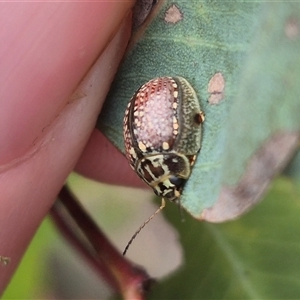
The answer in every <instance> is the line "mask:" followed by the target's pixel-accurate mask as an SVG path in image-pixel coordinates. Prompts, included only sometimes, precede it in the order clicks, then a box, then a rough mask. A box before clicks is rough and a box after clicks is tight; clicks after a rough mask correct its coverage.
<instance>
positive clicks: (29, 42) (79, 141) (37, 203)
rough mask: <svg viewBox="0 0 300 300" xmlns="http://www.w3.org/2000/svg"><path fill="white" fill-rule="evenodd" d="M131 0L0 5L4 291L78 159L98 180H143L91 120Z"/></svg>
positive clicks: (114, 61) (122, 41)
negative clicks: (7, 262) (6, 262)
mask: <svg viewBox="0 0 300 300" xmlns="http://www.w3.org/2000/svg"><path fill="white" fill-rule="evenodd" d="M133 2H134V1H133V0H132V1H129V0H126V1H125V0H124V1H114V0H111V1H106V2H102V1H99V2H73V3H72V2H70V3H68V2H61V3H59V2H58V3H57V2H56V3H55V2H54V3H34V2H31V3H30V2H29V3H25V2H24V3H22V2H21V3H20V2H19V3H12V2H10V3H9V2H6V3H1V4H0V40H1V47H0V62H1V76H0V103H1V105H0V107H1V109H0V145H1V146H0V191H1V194H0V228H1V230H0V256H4V257H9V258H10V263H9V264H8V265H4V264H3V263H0V294H1V293H2V292H3V291H4V289H5V287H6V286H7V284H8V282H9V280H10V278H11V276H12V275H13V273H14V271H15V269H16V268H17V266H18V264H19V262H20V259H21V258H22V255H23V253H24V251H25V250H26V247H27V246H28V244H29V242H30V240H31V238H32V237H33V235H34V233H35V231H36V230H37V228H38V226H39V224H40V223H41V221H42V220H43V218H44V217H45V216H46V214H47V213H48V211H49V209H50V207H51V205H52V204H53V202H54V201H55V199H56V196H57V194H58V192H59V190H60V189H61V187H62V185H63V183H64V181H65V180H66V178H67V176H68V174H69V173H70V172H71V171H72V170H73V169H74V168H75V166H76V164H77V167H76V170H77V171H79V172H81V173H82V174H84V175H85V176H88V177H91V178H94V179H96V180H99V181H102V182H107V183H112V184H122V185H131V186H140V187H142V186H143V184H142V183H141V182H140V181H139V179H138V178H137V177H136V175H135V174H134V173H133V172H131V171H130V168H129V166H128V163H127V161H126V159H125V158H124V156H123V155H122V154H121V153H119V151H118V150H116V149H115V148H114V147H113V146H112V145H111V144H110V143H109V142H108V141H107V140H106V139H105V137H104V136H103V135H102V134H101V133H100V132H99V131H96V130H95V129H94V127H95V122H96V119H97V116H98V114H99V112H100V110H101V107H102V104H103V101H104V99H105V96H106V94H107V92H108V90H109V86H110V83H111V81H112V79H113V77H114V74H115V72H116V70H117V67H118V64H119V62H120V60H121V58H122V55H123V54H124V51H125V48H126V45H127V43H128V39H129V37H130V29H131V14H130V11H131V7H132V5H133ZM82 80H83V81H82ZM78 86H79V87H78ZM75 91H76V92H75Z"/></svg>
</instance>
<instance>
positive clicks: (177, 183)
mask: <svg viewBox="0 0 300 300" xmlns="http://www.w3.org/2000/svg"><path fill="white" fill-rule="evenodd" d="M169 180H170V182H171V183H173V184H174V185H175V186H176V187H181V186H182V185H183V183H184V181H185V180H184V179H182V178H179V177H176V176H171V177H170V178H169Z"/></svg>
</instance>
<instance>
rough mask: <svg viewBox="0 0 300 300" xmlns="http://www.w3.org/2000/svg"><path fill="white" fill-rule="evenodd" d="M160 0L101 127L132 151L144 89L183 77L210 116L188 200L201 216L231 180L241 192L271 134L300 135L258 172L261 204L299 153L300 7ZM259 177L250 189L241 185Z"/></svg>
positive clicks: (185, 193)
mask: <svg viewBox="0 0 300 300" xmlns="http://www.w3.org/2000/svg"><path fill="white" fill-rule="evenodd" d="M158 3H159V4H157V5H160V7H158V8H157V10H158V12H157V14H156V15H154V18H153V21H152V23H151V24H150V25H149V26H148V27H147V29H146V30H145V32H144V34H143V35H142V37H141V38H140V39H139V40H138V42H137V43H136V44H135V45H134V46H132V48H131V49H130V51H129V52H128V54H127V56H126V58H125V60H124V63H123V64H122V66H121V67H120V70H119V73H118V74H117V76H116V80H115V82H114V83H113V85H112V89H111V92H110V94H109V96H108V99H107V101H106V104H105V106H104V108H103V111H102V113H101V115H100V117H99V121H98V125H97V127H98V128H99V129H100V130H102V131H103V132H104V133H105V134H106V135H107V136H108V138H109V139H110V140H111V141H112V142H113V143H114V144H115V145H116V146H117V147H118V148H119V149H120V150H121V151H124V146H123V137H122V131H123V129H122V121H123V115H124V111H125V108H126V105H127V103H128V101H129V100H130V98H131V97H132V95H133V94H134V92H135V91H136V89H137V88H139V86H140V85H141V84H143V83H145V82H146V81H148V80H149V79H152V78H154V77H157V76H164V75H168V76H183V77H185V78H186V79H187V80H188V81H189V82H190V83H191V84H192V86H193V87H194V89H195V91H196V92H197V94H198V96H199V99H200V100H199V101H200V105H201V108H202V110H203V111H204V112H205V115H206V120H205V122H204V124H203V140H202V149H201V150H200V154H199V156H198V159H197V161H196V164H195V166H194V168H193V172H192V175H191V177H190V178H189V180H188V182H187V184H186V185H185V188H184V191H183V195H182V197H181V204H182V206H183V207H184V208H185V209H186V210H187V211H189V212H190V213H191V214H192V215H193V216H194V217H196V218H201V217H203V212H204V211H205V210H206V209H208V208H211V207H212V206H213V205H214V204H215V203H216V202H217V200H218V197H219V194H220V192H221V196H220V197H219V199H220V198H222V195H224V189H223V187H224V186H233V187H236V186H237V190H238V189H239V187H240V186H239V184H240V182H239V180H240V178H241V176H243V175H244V174H245V171H246V167H247V164H249V162H250V161H251V159H252V157H253V155H254V154H255V152H256V151H257V150H258V149H260V148H261V147H263V145H264V143H265V142H266V140H267V139H268V138H270V137H272V136H273V135H274V134H276V133H277V132H278V131H282V132H285V131H287V132H288V133H290V132H292V133H294V132H296V133H295V136H293V143H291V145H290V144H287V146H286V148H287V149H285V151H286V152H284V153H283V154H282V155H283V156H284V157H283V158H284V159H283V158H282V159H281V160H280V159H279V158H277V157H275V159H274V160H275V162H274V164H273V165H272V166H271V167H270V172H269V174H267V176H265V177H266V178H265V177H264V178H260V177H258V178H259V181H260V182H259V183H260V184H261V189H260V190H257V191H252V194H251V197H250V199H247V201H248V202H249V203H250V204H249V206H250V205H253V203H255V202H256V201H258V199H259V197H260V195H261V193H262V192H263V189H264V188H265V186H267V184H268V183H269V181H270V180H271V178H272V176H273V175H274V174H275V173H277V172H278V171H279V170H280V169H282V167H283V165H284V164H285V163H286V162H287V160H288V157H290V156H291V155H292V153H293V151H294V148H295V143H296V142H295V140H296V139H297V135H298V136H299V127H300V125H299V121H298V116H299V115H300V105H299V100H298V95H299V94H300V85H299V84H298V79H299V78H300V56H299V51H300V38H299V35H300V34H299V31H300V29H299V26H300V25H299V24H300V18H299V12H300V4H299V3H263V4H262V3H259V2H254V1H253V2H238V1H226V2H221V1H198V0H191V1H176V4H174V2H173V1H160V2H158ZM174 7H175V8H176V9H177V19H176V17H175V20H177V22H175V21H172V22H173V23H172V22H170V19H169V17H168V16H169V15H168V12H170V9H173V10H174ZM175 15H176V14H175ZM167 20H168V22H167ZM173 20H174V19H173ZM138 34H139V33H137V35H136V36H135V37H133V40H134V41H135V40H136V39H137V36H139V35H138ZM213 82H214V85H213V87H214V88H212V86H211V84H212V83H213ZM223 85H224V86H223ZM224 87H225V89H224ZM223 93H224V95H223ZM276 148H278V147H276ZM278 149H279V148H278ZM278 151H280V149H279V150H278ZM264 160H265V161H266V160H268V156H267V157H265V158H264ZM277 160H278V161H279V160H280V163H279V164H276V162H277ZM265 161H264V162H265ZM261 166H264V163H262V164H261ZM260 171H261V170H259V169H257V170H256V173H258V174H259V173H260ZM256 184H257V183H256V182H255V183H253V182H251V183H250V184H248V186H247V185H246V186H243V191H248V190H250V189H251V188H252V186H254V185H256ZM240 190H241V188H240ZM229 198H231V196H230V197H229ZM232 198H234V197H232ZM235 201H236V203H235V202H234V203H233V205H232V206H234V207H239V203H240V202H242V201H244V199H243V198H242V197H241V196H240V195H238V196H237V197H236V199H235ZM217 204H218V202H217ZM226 206H227V207H229V205H226ZM247 208H248V207H244V208H243V209H242V210H241V211H237V212H234V213H232V215H230V213H229V214H228V216H227V217H226V218H224V219H230V218H232V217H236V216H237V215H239V214H241V213H242V212H244V211H245V210H246V209H247ZM218 212H219V210H218ZM222 214H223V212H222V211H221V212H220V213H219V215H222ZM206 219H207V220H210V221H218V220H217V219H216V218H215V219H214V218H212V217H206Z"/></svg>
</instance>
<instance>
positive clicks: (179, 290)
mask: <svg viewBox="0 0 300 300" xmlns="http://www.w3.org/2000/svg"><path fill="white" fill-rule="evenodd" d="M297 190H298V191H297ZM299 199H300V193H299V189H297V187H296V184H295V183H293V182H292V181H290V180H288V179H286V178H281V179H277V180H276V181H275V182H274V183H273V184H272V188H271V190H270V191H269V192H268V194H267V195H266V198H265V199H264V201H263V202H262V203H260V204H259V205H258V206H257V207H256V208H255V209H254V210H252V211H251V212H250V213H248V214H247V215H245V216H244V217H242V218H240V219H239V220H237V221H232V222H227V223H226V224H209V223H197V222H195V221H194V220H192V219H191V218H190V219H188V220H187V221H186V222H185V223H181V224H180V220H179V218H178V215H177V214H176V208H174V207H172V208H170V207H171V205H169V206H168V210H167V215H168V218H169V219H170V221H171V222H172V223H173V224H174V226H176V228H178V230H179V232H180V235H181V242H182V244H183V245H185V248H184V249H185V263H184V265H183V266H182V268H181V269H180V270H179V271H178V272H177V273H175V274H173V275H171V276H170V277H169V278H167V279H166V280H165V281H164V282H161V283H160V284H159V285H157V286H156V287H155V288H154V291H153V294H152V297H151V299H299V296H300V236H299V230H298V228H299V226H300V218H299V215H300V202H299ZM166 255H167V254H166Z"/></svg>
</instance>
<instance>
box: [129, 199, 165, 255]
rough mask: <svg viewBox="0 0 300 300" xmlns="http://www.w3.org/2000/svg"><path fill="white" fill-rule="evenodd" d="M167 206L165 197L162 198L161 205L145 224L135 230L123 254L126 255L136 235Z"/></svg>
mask: <svg viewBox="0 0 300 300" xmlns="http://www.w3.org/2000/svg"><path fill="white" fill-rule="evenodd" d="M165 206H166V201H165V199H164V198H162V199H161V204H160V207H159V208H158V209H157V210H156V212H155V213H154V214H152V215H151V216H150V217H149V218H148V219H147V220H146V221H145V222H144V224H143V225H142V226H141V227H140V228H139V229H138V230H137V231H136V232H135V234H134V235H133V236H132V238H131V239H130V241H129V242H128V244H127V245H126V247H125V250H124V251H123V256H125V254H126V252H127V250H128V248H129V246H130V245H131V243H132V241H133V240H134V239H135V238H136V236H137V235H138V234H139V233H140V231H141V230H142V229H143V228H144V227H145V226H146V225H147V224H148V223H149V222H150V221H151V220H152V219H153V218H154V217H155V216H156V215H157V214H158V213H159V212H160V211H161V210H162V209H163V208H164V207H165Z"/></svg>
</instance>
